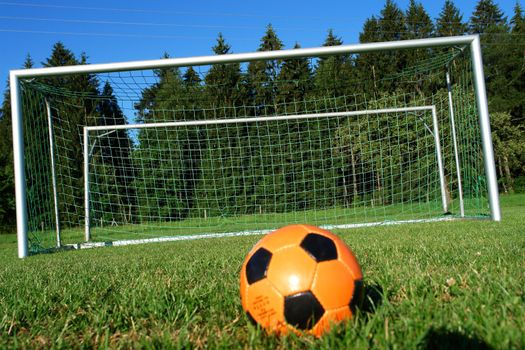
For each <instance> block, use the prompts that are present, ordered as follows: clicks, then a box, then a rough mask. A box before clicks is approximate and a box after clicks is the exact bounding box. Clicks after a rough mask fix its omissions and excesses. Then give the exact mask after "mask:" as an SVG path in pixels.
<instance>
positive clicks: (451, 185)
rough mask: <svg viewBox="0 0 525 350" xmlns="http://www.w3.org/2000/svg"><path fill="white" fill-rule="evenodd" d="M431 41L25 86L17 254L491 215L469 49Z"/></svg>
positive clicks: (51, 79) (87, 75) (183, 63)
mask: <svg viewBox="0 0 525 350" xmlns="http://www.w3.org/2000/svg"><path fill="white" fill-rule="evenodd" d="M460 39H462V40H465V39H463V38H460ZM458 40H459V39H458ZM416 42H417V41H416ZM427 42H428V45H423V47H422V46H421V45H418V46H415V47H414V48H404V49H401V48H395V46H393V47H392V48H389V47H388V45H391V44H392V43H387V44H388V45H386V46H385V48H383V49H381V50H369V51H368V50H364V51H362V52H361V51H360V49H359V48H360V47H362V46H354V47H348V49H347V51H346V52H345V50H344V48H345V47H337V48H335V49H334V48H321V49H319V50H316V49H309V50H301V49H298V50H289V51H280V52H277V53H275V52H273V53H272V52H266V53H255V54H244V55H223V56H214V57H208V58H190V59H186V60H185V59H178V60H177V59H166V60H158V61H154V62H146V63H144V64H142V66H140V67H138V68H137V69H135V68H133V69H130V70H125V69H126V68H125V67H119V66H115V65H112V66H109V65H108V66H103V69H101V68H99V67H97V66H93V69H92V71H90V70H89V66H82V67H81V68H79V69H80V72H75V69H72V68H73V67H70V71H67V72H65V73H63V72H61V71H60V70H58V71H57V72H53V74H45V72H46V71H45V69H41V70H40V71H44V73H42V74H38V75H35V76H30V75H29V73H27V74H28V78H20V79H19V81H18V84H19V95H20V97H19V100H20V114H21V115H22V116H23V118H22V120H23V146H24V147H23V149H24V152H23V159H24V163H23V164H24V170H25V179H24V182H23V186H24V189H25V191H24V192H25V198H24V199H25V203H26V207H27V215H26V218H25V220H26V225H27V232H28V233H27V249H28V251H29V252H39V251H43V250H47V249H53V248H56V247H57V246H61V245H68V244H76V246H77V247H79V246H82V247H89V246H97V245H118V244H132V243H140V242H158V241H164V240H167V241H169V240H179V239H190V238H205V237H214V236H228V235H244V234H253V233H256V234H257V233H264V232H267V231H268V230H271V229H275V228H278V227H280V226H283V225H286V224H290V223H309V224H314V225H319V226H323V227H327V228H331V229H336V228H351V227H361V226H370V225H379V224H390V223H405V222H419V221H430V220H449V219H453V218H459V217H487V218H489V217H492V218H496V219H497V217H495V215H494V211H493V210H492V211H491V209H494V208H493V207H494V203H491V201H490V181H492V180H491V179H487V170H486V166H487V160H486V149H485V148H487V147H488V146H490V147H489V149H490V151H491V145H490V144H489V145H488V146H487V145H486V144H484V142H485V143H486V142H490V139H489V140H488V141H487V140H485V139H484V136H483V135H484V131H483V130H481V128H482V127H483V123H481V122H480V110H484V108H485V109H486V106H481V107H480V106H479V102H477V97H479V95H478V93H477V90H476V77H475V76H474V75H475V74H474V75H473V72H474V73H476V67H473V64H472V62H473V61H474V62H475V60H473V57H472V55H473V54H472V51H471V50H469V42H468V41H467V40H465V42H464V43H463V44H462V45H458V44H457V43H455V42H454V44H450V45H448V46H446V47H442V46H443V43H440V44H439V47H433V45H432V43H433V41H432V40H427ZM380 45H381V44H380ZM356 48H357V49H356ZM337 50H339V51H337ZM286 53H291V54H289V55H287V54H286ZM279 55H282V56H279ZM394 56H396V57H405V58H407V59H406V61H407V62H415V64H410V65H408V64H405V65H401V66H400V67H399V69H397V70H394V71H392V70H387V69H384V68H383V65H382V64H381V63H382V62H385V60H386V59H389V57H394ZM408 57H410V59H408ZM400 62H401V61H400ZM82 69H84V70H83V71H82ZM447 79H448V84H447ZM489 135H490V134H489ZM15 142H16V141H15ZM489 155H490V154H489ZM489 161H490V160H489ZM490 166H492V167H493V164H492V165H491V164H489V170H490ZM498 210H499V209H498ZM19 227H20V226H19ZM84 241H88V242H89V243H85V244H84V245H78V244H79V243H81V242H84Z"/></svg>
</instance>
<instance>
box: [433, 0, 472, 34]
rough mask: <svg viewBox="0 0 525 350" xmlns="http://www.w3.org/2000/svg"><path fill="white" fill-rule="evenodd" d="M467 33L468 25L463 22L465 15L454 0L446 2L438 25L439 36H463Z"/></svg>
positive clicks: (437, 32)
mask: <svg viewBox="0 0 525 350" xmlns="http://www.w3.org/2000/svg"><path fill="white" fill-rule="evenodd" d="M466 31H467V24H466V23H464V22H463V15H461V13H460V11H459V9H458V8H457V7H456V6H455V5H454V3H453V2H452V0H446V1H445V5H443V8H442V10H441V12H440V13H439V17H438V19H437V23H436V35H437V36H454V35H463V34H465V33H466Z"/></svg>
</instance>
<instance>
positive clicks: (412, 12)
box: [405, 0, 434, 39]
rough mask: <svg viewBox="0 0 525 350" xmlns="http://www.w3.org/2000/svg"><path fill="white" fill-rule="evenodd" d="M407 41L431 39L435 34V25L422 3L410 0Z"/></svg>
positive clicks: (407, 17) (407, 14) (407, 18)
mask: <svg viewBox="0 0 525 350" xmlns="http://www.w3.org/2000/svg"><path fill="white" fill-rule="evenodd" d="M405 16H406V35H405V38H407V39H419V38H429V37H430V36H432V34H433V32H434V24H433V23H432V20H431V19H430V16H429V15H428V13H427V12H426V11H425V8H424V7H423V5H422V4H421V3H420V2H416V1H415V0H410V4H409V6H408V10H407V11H406V14H405Z"/></svg>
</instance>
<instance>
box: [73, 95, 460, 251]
mask: <svg viewBox="0 0 525 350" xmlns="http://www.w3.org/2000/svg"><path fill="white" fill-rule="evenodd" d="M425 111H426V112H430V113H431V114H432V129H430V127H429V126H428V125H426V124H425V128H426V129H427V131H428V132H429V133H430V134H431V135H432V137H433V138H434V147H435V149H436V150H435V152H436V160H437V166H438V172H439V187H440V192H441V203H442V208H443V213H447V212H448V211H449V210H448V202H447V194H446V191H447V190H446V184H445V170H444V167H443V156H442V152H441V141H440V138H439V125H438V117H437V110H436V106H434V105H432V106H416V107H400V108H383V109H368V110H360V111H347V112H330V113H305V114H297V115H280V116H270V117H244V118H231V119H210V120H194V121H181V122H163V123H143V124H126V125H103V126H85V127H84V131H83V138H84V148H83V153H84V210H85V228H84V229H85V231H84V236H85V241H86V242H89V241H91V218H90V217H91V213H90V210H91V208H90V200H89V196H90V190H89V185H90V181H89V160H90V156H91V150H90V140H89V139H90V138H89V132H90V131H106V132H107V133H110V132H113V131H116V130H130V129H135V130H136V129H151V128H159V127H183V126H199V125H225V124H237V123H256V122H274V121H280V120H304V119H314V118H334V117H355V116H360V115H374V114H388V113H410V112H412V113H414V112H425ZM107 133H106V134H107ZM456 166H458V163H456ZM457 170H458V172H459V169H457ZM461 197H462V194H461V193H460V198H461ZM404 221H405V222H410V221H411V220H404ZM354 225H355V224H352V225H351V226H352V227H354ZM348 226H349V225H344V224H343V225H330V228H345V227H348ZM368 226H371V225H370V224H368ZM259 231H260V230H259ZM259 231H257V232H259ZM243 234H244V235H245V234H247V232H229V233H225V234H224V233H223V234H213V233H212V234H204V236H208V237H210V236H211V237H214V236H220V237H224V236H238V235H243ZM170 240H180V237H179V238H174V237H160V238H152V239H146V240H145V239H138V240H124V241H121V242H120V243H116V242H113V245H128V244H138V243H149V242H163V241H170ZM135 241H136V242H138V243H135ZM91 246H93V245H91ZM95 246H96V245H95Z"/></svg>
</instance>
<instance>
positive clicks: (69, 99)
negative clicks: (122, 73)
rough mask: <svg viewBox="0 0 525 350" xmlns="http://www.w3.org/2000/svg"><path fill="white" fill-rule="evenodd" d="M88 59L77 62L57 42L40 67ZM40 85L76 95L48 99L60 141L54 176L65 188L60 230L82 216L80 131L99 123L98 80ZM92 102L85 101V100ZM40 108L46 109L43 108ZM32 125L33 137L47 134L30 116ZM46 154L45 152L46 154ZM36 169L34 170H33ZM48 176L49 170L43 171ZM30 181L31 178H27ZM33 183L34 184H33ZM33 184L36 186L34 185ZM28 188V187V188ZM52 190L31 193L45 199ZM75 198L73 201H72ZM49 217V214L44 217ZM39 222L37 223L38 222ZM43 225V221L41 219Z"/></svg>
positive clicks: (86, 77)
mask: <svg viewBox="0 0 525 350" xmlns="http://www.w3.org/2000/svg"><path fill="white" fill-rule="evenodd" d="M87 63H88V62H87V56H86V55H85V54H84V53H83V54H81V56H80V59H77V58H76V57H75V55H74V53H73V52H72V51H71V50H69V49H67V48H66V47H65V46H64V44H63V43H61V42H57V43H56V44H55V45H54V46H53V49H52V52H51V55H50V56H49V57H48V58H47V59H46V60H45V61H44V62H43V63H42V65H43V66H44V67H56V66H68V65H76V64H87ZM42 82H43V83H45V84H47V85H49V86H52V87H55V88H57V89H62V90H65V91H75V92H79V94H52V95H49V96H48V97H47V98H48V99H49V103H50V104H51V107H52V113H53V115H52V119H53V121H54V128H55V134H54V136H55V139H57V140H62V141H61V142H62V144H61V147H60V150H61V151H60V152H59V153H57V155H56V156H57V162H56V174H57V182H58V183H62V184H64V186H63V187H62V189H60V191H59V193H58V195H59V197H60V198H59V203H60V206H59V212H60V215H61V218H60V220H61V221H62V222H63V226H68V225H76V224H78V222H80V221H81V220H82V219H81V217H82V216H83V215H84V213H83V210H82V207H83V197H84V184H83V181H84V180H83V150H82V140H81V134H82V133H81V132H80V127H81V126H85V125H95V124H96V123H97V121H98V114H97V113H98V112H97V98H96V97H97V96H98V95H99V91H98V85H99V83H98V80H97V79H96V77H95V76H94V75H91V74H77V75H70V76H55V77H48V78H45V79H42ZM86 96H87V97H91V98H85V97H86ZM41 108H45V107H44V106H42V107H41ZM27 119H30V120H31V121H32V122H33V123H35V124H34V125H33V127H32V129H33V132H35V133H36V134H35V136H37V135H38V133H45V134H47V122H44V119H41V118H38V117H37V116H30V117H29V118H27ZM48 152H49V151H44V154H48ZM26 153H28V154H38V153H42V151H41V150H40V151H38V152H37V151H33V152H32V151H27V152H26ZM35 169H36V167H35ZM42 171H43V172H49V171H50V169H43V170H42ZM34 175H35V179H36V178H40V180H38V183H39V184H40V183H45V182H46V181H49V180H47V179H48V178H50V175H49V174H44V173H42V174H37V173H35V174H34ZM29 178H30V179H31V176H30V177H29ZM35 181H36V180H35ZM35 183H36V182H35ZM30 186H31V185H28V188H29V187H30ZM48 188H51V187H50V186H49V187H47V188H46V186H45V185H39V186H38V189H37V187H34V188H32V190H35V191H40V192H42V193H38V194H37V193H35V194H34V196H35V198H37V197H38V198H45V196H47V195H46V194H45V193H44V192H45V191H47V190H48ZM71 198H74V200H71ZM47 215H49V214H47ZM37 220H38V221H40V219H38V218H37ZM42 221H44V220H43V219H42Z"/></svg>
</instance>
